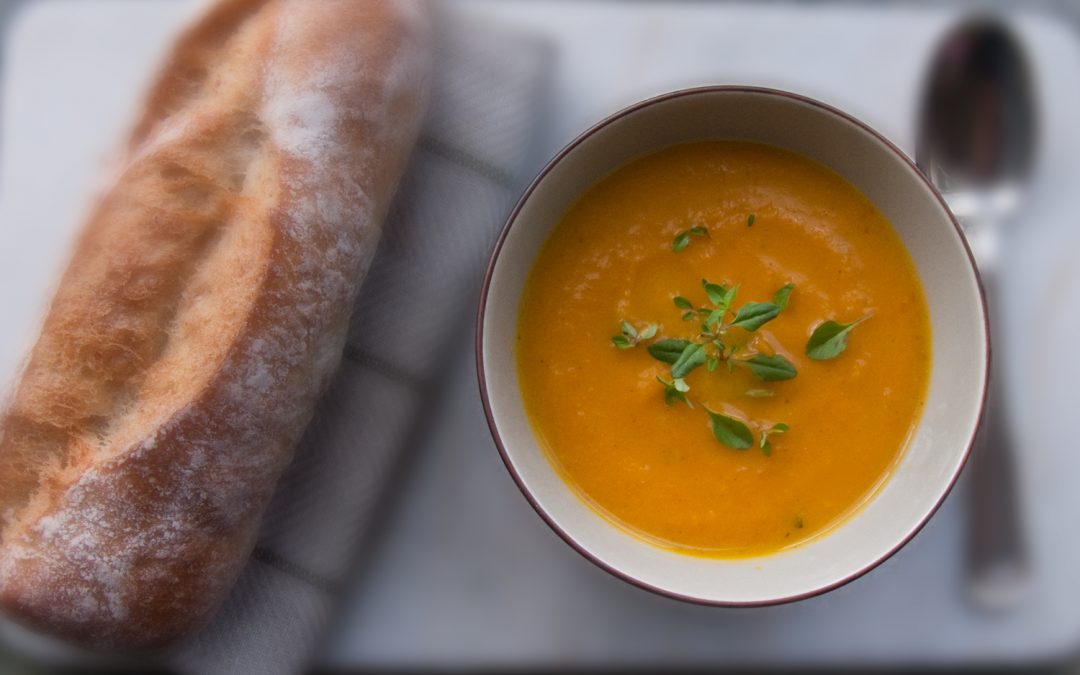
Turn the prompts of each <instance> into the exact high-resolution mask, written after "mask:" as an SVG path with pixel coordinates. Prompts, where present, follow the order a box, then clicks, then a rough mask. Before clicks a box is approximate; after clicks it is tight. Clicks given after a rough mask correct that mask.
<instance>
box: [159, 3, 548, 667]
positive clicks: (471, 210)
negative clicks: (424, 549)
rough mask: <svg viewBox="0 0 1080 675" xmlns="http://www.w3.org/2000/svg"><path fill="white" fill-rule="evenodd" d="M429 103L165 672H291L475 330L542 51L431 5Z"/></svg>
mask: <svg viewBox="0 0 1080 675" xmlns="http://www.w3.org/2000/svg"><path fill="white" fill-rule="evenodd" d="M435 19H436V49H435V55H436V66H435V76H434V85H433V90H432V99H431V107H430V109H429V112H428V116H427V119H426V122H425V124H424V128H423V131H422V133H421V137H420V141H419V143H418V146H417V148H416V150H415V151H414V153H413V156H412V159H411V162H410V164H409V167H408V170H407V171H406V173H405V176H404V178H403V180H402V183H401V185H400V186H399V188H398V193H397V195H396V196H395V199H394V202H393V205H392V207H391V209H390V214H389V216H388V219H387V223H386V226H385V228H384V230H383V238H382V241H381V242H380V244H379V249H378V252H377V253H376V256H375V260H374V262H373V264H372V267H371V270H370V272H369V273H368V276H367V279H366V280H365V281H364V285H363V287H362V289H361V292H360V296H359V298H358V300H357V305H356V308H355V310H354V314H353V319H352V325H351V329H350V333H349V337H348V341H347V346H346V348H345V354H344V359H343V361H342V365H341V369H340V371H339V372H338V374H337V377H336V379H335V380H334V382H333V384H332V385H331V387H330V389H329V391H328V392H327V393H326V395H325V396H324V397H323V399H322V400H321V401H320V403H319V405H318V407H317V409H316V412H315V417H314V419H313V421H312V423H311V425H310V426H309V427H308V429H307V432H306V434H305V435H304V438H303V440H302V441H301V444H300V446H299V448H298V449H297V454H296V458H295V459H294V461H293V463H292V465H291V466H290V467H289V468H288V469H287V470H286V472H285V474H284V476H283V477H282V480H281V482H280V483H279V485H278V488H277V492H276V493H275V495H274V498H273V501H272V503H271V505H270V508H269V510H268V511H267V514H266V517H265V519H264V522H263V526H262V530H261V533H260V536H259V541H258V545H257V547H256V549H255V552H254V553H253V554H252V556H251V560H250V561H249V562H248V565H247V567H246V568H245V569H244V572H243V574H242V576H241V577H240V581H239V583H238V584H237V586H236V587H235V588H234V589H233V591H232V593H231V595H230V596H229V598H228V600H227V601H226V603H225V605H224V607H223V608H222V609H221V611H220V613H219V614H218V615H217V616H216V617H215V619H214V620H213V622H212V623H211V624H210V625H209V626H208V627H207V628H206V629H205V630H204V631H202V633H201V634H199V635H198V636H197V637H196V638H195V639H194V640H193V641H191V642H190V643H188V644H186V645H185V646H184V647H183V648H181V649H180V650H179V651H177V652H176V653H174V654H172V655H171V656H170V657H169V658H168V660H167V662H166V665H167V666H168V667H170V668H173V669H176V670H178V671H180V672H182V673H191V674H199V675H209V674H214V673H222V674H225V673H228V674H230V675H244V674H245V673H257V674H259V675H273V674H274V673H296V672H300V671H302V670H303V669H304V668H305V666H306V665H307V664H308V662H309V660H310V659H311V656H312V652H313V650H314V648H315V646H316V644H317V642H318V640H319V637H320V635H321V631H322V629H323V628H324V626H325V625H326V623H327V621H328V619H329V618H330V616H331V614H332V611H333V609H334V606H335V601H336V600H337V599H338V597H340V595H341V593H340V592H339V591H340V589H341V588H342V584H343V583H344V582H345V581H346V579H347V577H348V575H349V572H350V570H351V569H352V568H353V567H354V566H355V562H356V560H357V557H358V554H359V552H360V550H361V548H362V544H363V541H364V535H365V532H366V530H367V528H368V525H369V523H370V520H371V516H372V512H373V510H374V507H375V505H376V503H377V502H378V500H379V497H380V495H381V494H382V493H383V491H384V488H385V486H386V484H387V481H388V478H389V475H390V472H391V470H392V468H393V466H394V463H395V461H397V459H398V458H399V457H400V456H401V454H402V453H403V451H404V449H405V448H406V446H407V445H408V444H409V443H410V439H412V438H413V437H414V433H415V431H416V430H417V429H419V428H422V426H423V424H424V421H423V420H424V413H425V412H426V410H425V404H426V403H427V402H428V401H427V399H428V398H429V397H427V396H426V395H425V393H426V392H427V391H429V390H431V388H432V385H433V382H434V380H435V378H436V376H437V375H438V374H439V372H440V363H441V361H442V360H443V359H444V358H445V357H446V356H447V355H448V354H449V352H448V346H449V345H450V344H451V343H452V342H453V341H454V338H455V336H460V335H461V334H462V332H463V331H466V330H472V323H473V319H474V318H475V307H476V305H475V302H476V298H477V297H478V292H479V285H480V282H481V280H482V277H483V272H484V269H485V266H486V262H487V259H488V256H489V255H490V253H491V250H492V247H493V246H494V243H495V240H496V238H497V236H498V234H499V231H500V229H501V227H502V224H503V222H504V221H505V219H506V217H507V215H508V214H509V211H510V209H511V208H512V207H513V204H514V201H515V200H516V198H517V196H518V195H519V194H520V191H521V188H522V187H523V185H524V181H525V180H527V178H528V174H527V171H528V170H530V169H532V168H534V166H533V160H534V158H535V157H534V152H533V151H534V149H535V147H534V143H533V142H534V141H535V139H536V133H535V131H536V130H537V129H538V128H539V125H540V123H541V120H540V119H539V116H540V114H541V111H542V109H543V108H542V103H543V100H542V99H543V93H544V84H545V74H546V73H547V72H549V71H550V58H551V56H550V54H551V52H550V50H549V49H548V48H547V47H546V46H545V44H544V43H543V42H541V41H539V40H537V39H535V38H532V37H530V36H523V35H520V34H516V33H512V32H508V31H507V30H506V29H504V28H502V27H500V26H495V25H490V24H488V23H485V22H482V21H480V20H478V19H477V18H475V17H472V16H470V15H469V14H468V12H467V8H463V7H460V6H455V5H437V6H436V16H435Z"/></svg>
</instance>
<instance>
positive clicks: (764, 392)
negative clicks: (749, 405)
mask: <svg viewBox="0 0 1080 675" xmlns="http://www.w3.org/2000/svg"><path fill="white" fill-rule="evenodd" d="M746 395H747V396H749V397H751V398H767V397H769V396H775V395H776V392H775V391H773V390H772V389H747V390H746Z"/></svg>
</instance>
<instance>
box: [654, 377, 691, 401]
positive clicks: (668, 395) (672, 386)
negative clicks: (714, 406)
mask: <svg viewBox="0 0 1080 675" xmlns="http://www.w3.org/2000/svg"><path fill="white" fill-rule="evenodd" d="M656 381H657V382H659V383H660V384H662V385H664V403H667V404H668V405H671V404H672V403H674V402H675V400H676V399H678V400H680V401H682V402H683V403H685V404H686V405H688V406H690V407H691V408H693V407H694V404H693V403H691V402H690V401H688V400H686V392H688V391H690V385H688V384H686V382H683V381H682V380H681V379H679V378H675V379H674V380H672V381H671V382H668V381H666V380H665V379H664V378H662V377H659V376H657V378H656Z"/></svg>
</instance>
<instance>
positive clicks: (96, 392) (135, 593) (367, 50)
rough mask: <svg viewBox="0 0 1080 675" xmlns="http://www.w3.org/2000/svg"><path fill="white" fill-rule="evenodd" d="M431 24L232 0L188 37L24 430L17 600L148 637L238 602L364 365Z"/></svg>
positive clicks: (59, 305)
mask: <svg viewBox="0 0 1080 675" xmlns="http://www.w3.org/2000/svg"><path fill="white" fill-rule="evenodd" d="M429 32H430V31H429V25H428V18H427V11H426V8H425V7H424V6H422V5H421V4H419V2H413V1H411V0H402V1H399V2H384V1H382V0H366V1H365V0H223V1H222V2H219V3H218V4H216V5H214V6H213V7H212V8H211V9H210V10H209V12H208V13H207V14H205V15H204V16H203V18H202V19H200V20H199V21H197V22H196V23H195V24H194V25H193V26H192V27H191V28H189V29H188V30H187V31H186V32H185V33H183V34H182V35H181V37H180V38H179V41H178V43H177V45H176V47H175V49H174V50H173V52H172V54H171V55H170V56H169V58H168V60H167V61H166V64H165V67H164V68H163V70H162V72H161V73H160V75H159V76H158V78H157V80H156V82H155V83H154V85H153V86H152V88H151V90H150V96H149V98H148V102H147V105H146V109H145V112H144V114H143V115H142V117H141V118H140V120H139V122H138V124H137V125H136V127H135V130H134V132H133V134H132V136H131V139H130V141H129V143H128V146H127V150H126V160H125V162H124V164H123V168H122V170H121V171H120V173H119V175H118V178H117V179H116V181H115V183H114V184H113V186H112V187H111V188H110V189H109V190H108V191H107V193H106V194H105V195H104V197H103V198H102V200H101V202H100V204H99V205H98V206H97V208H96V209H95V211H94V212H93V214H92V216H91V218H90V220H89V222H88V224H87V226H86V228H85V229H84V231H83V234H82V236H81V238H80V241H79V243H78V247H77V249H76V252H75V254H74V256H73V258H72V260H71V262H70V264H69V266H68V269H67V271H66V272H65V273H64V275H63V278H62V280H61V283H60V286H59V288H58V291H57V293H56V295H55V297H54V299H53V301H52V304H51V306H50V309H49V312H48V314H47V316H46V318H45V321H44V324H43V328H42V332H41V335H40V336H39V338H38V340H37V342H36V344H35V346H34V348H33V350H32V351H31V353H30V356H29V359H28V361H27V365H26V368H25V370H24V372H23V376H22V378H21V380H20V381H19V383H18V384H17V386H16V388H15V390H14V395H13V396H12V399H11V402H10V405H9V407H8V409H7V410H6V412H5V413H4V415H3V417H2V420H0V517H2V521H0V525H2V528H3V529H2V530H0V542H2V544H0V606H2V607H3V608H4V610H5V611H6V612H7V613H9V614H10V615H13V616H15V617H16V618H18V619H20V620H21V621H23V622H24V623H26V624H27V625H29V626H30V627H32V628H34V629H36V630H40V631H44V632H48V633H51V634H53V635H56V636H59V637H61V638H64V639H66V640H68V641H71V642H73V643H75V644H78V645H81V646H84V647H88V648H91V649H95V650H102V651H117V652H142V651H149V650H157V649H160V648H163V647H165V646H168V645H170V644H172V643H174V642H176V641H177V640H179V639H181V638H183V637H185V636H187V635H190V634H191V633H192V632H194V631H195V630H197V629H198V628H199V627H201V626H202V625H204V624H205V623H206V622H207V621H208V620H209V619H210V617H211V616H212V615H213V613H214V611H215V610H216V609H217V607H218V606H219V605H220V604H221V602H222V601H223V600H224V597H225V595H226V594H227V592H228V590H229V588H230V587H231V586H232V585H233V583H234V582H235V580H236V579H237V577H238V575H239V573H240V571H241V569H242V568H243V566H244V564H245V562H246V560H247V558H248V556H249V555H250V552H251V550H252V548H253V546H254V543H255V537H256V534H257V531H258V523H259V518H260V516H261V514H262V512H263V510H264V509H265V507H266V505H267V502H268V501H269V499H270V496H271V494H272V492H273V488H274V484H275V483H276V481H277V478H278V476H279V475H280V474H281V471H282V469H283V468H284V467H285V466H286V465H287V463H288V462H289V460H290V458H291V455H292V451H293V448H294V447H295V445H296V443H297V441H298V439H299V436H300V434H301V432H302V431H303V428H304V426H305V425H306V424H307V422H308V421H309V419H310V417H311V413H312V410H313V407H314V404H315V401H316V399H317V397H318V396H319V394H320V393H321V392H322V391H323V390H324V389H325V387H326V385H327V383H328V381H329V378H330V376H331V375H332V373H333V371H334V370H335V369H336V367H337V364H338V362H339V360H340V355H341V352H342V348H343V345H344V339H345V331H346V328H347V325H348V315H349V312H350V310H351V308H352V304H353V301H354V299H355V297H356V291H357V287H358V283H359V280H360V279H361V278H362V276H363V274H364V272H365V271H366V270H367V267H368V266H369V264H370V261H371V258H372V255H373V254H374V252H375V248H376V244H377V241H378V236H379V229H380V226H381V223H382V221H383V219H384V217H385V214H386V211H387V208H388V206H389V202H390V198H391V196H392V193H393V191H394V188H395V186H396V184H397V181H398V179H399V178H400V176H401V174H402V172H403V171H404V167H405V164H406V161H407V158H408V155H409V153H410V151H411V148H412V145H413V143H414V142H415V139H416V135H417V133H418V130H419V125H420V122H421V118H422V115H423V110H424V108H425V105H426V92H427V88H428V80H429V77H430V47H429V43H430V36H429Z"/></svg>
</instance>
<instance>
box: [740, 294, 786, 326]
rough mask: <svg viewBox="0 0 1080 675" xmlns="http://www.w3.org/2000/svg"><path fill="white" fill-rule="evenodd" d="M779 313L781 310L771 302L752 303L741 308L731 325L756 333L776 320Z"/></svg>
mask: <svg viewBox="0 0 1080 675" xmlns="http://www.w3.org/2000/svg"><path fill="white" fill-rule="evenodd" d="M779 313H780V308H779V307H777V306H776V305H774V304H773V303H771V302H753V301H750V302H748V303H746V304H745V305H743V306H742V307H740V308H739V313H738V314H736V315H735V320H734V321H732V322H731V325H732V326H738V327H739V328H743V329H745V330H749V331H754V330H757V329H758V328H761V327H762V326H763V325H764V324H765V323H767V322H769V321H772V320H773V319H775V318H776V315H778V314H779Z"/></svg>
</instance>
